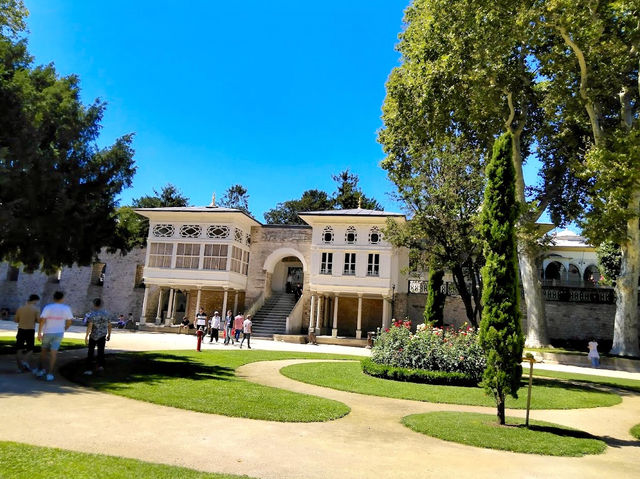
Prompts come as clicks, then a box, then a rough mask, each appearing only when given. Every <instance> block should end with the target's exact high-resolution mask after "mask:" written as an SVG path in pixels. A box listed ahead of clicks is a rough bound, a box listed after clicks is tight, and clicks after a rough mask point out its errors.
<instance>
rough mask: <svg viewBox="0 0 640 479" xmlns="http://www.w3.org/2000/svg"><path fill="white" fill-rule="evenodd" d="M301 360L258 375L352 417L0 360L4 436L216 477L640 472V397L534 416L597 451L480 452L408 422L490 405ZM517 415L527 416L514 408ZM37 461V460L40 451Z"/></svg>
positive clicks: (256, 368)
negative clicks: (400, 393) (420, 392)
mask: <svg viewBox="0 0 640 479" xmlns="http://www.w3.org/2000/svg"><path fill="white" fill-rule="evenodd" d="M298 362H302V361H300V360H288V361H268V362H259V363H251V364H248V365H245V366H243V367H241V368H239V369H238V371H237V374H238V375H239V376H241V377H244V378H246V379H247V380H250V381H256V382H259V383H261V384H266V385H270V386H275V387H280V388H284V389H289V390H293V391H297V392H303V393H309V394H315V395H317V396H322V397H326V398H331V399H336V400H338V401H341V402H344V403H345V404H347V405H349V406H350V407H351V409H352V412H351V413H350V414H349V415H347V416H346V417H344V418H342V419H339V420H336V421H330V422H326V423H305V424H297V423H276V422H269V421H258V420H252V419H241V418H230V417H226V416H216V415H211V414H202V413H197V412H191V411H186V410H181V409H175V408H170V407H165V406H158V405H155V404H150V403H144V402H140V401H136V400H132V399H127V398H123V397H119V396H113V395H110V394H105V393H99V392H95V391H92V390H88V389H85V388H82V387H79V386H75V385H73V384H71V383H68V382H66V381H64V380H61V379H60V380H56V381H55V382H54V383H45V382H42V381H36V380H34V379H33V378H32V377H30V376H29V375H19V374H10V373H9V368H8V363H7V362H4V361H3V364H2V365H1V366H0V424H1V425H2V426H1V427H0V440H12V441H20V442H27V443H30V444H35V445H42V446H52V447H60V448H65V449H72V450H76V451H84V452H99V453H104V454H111V455H118V456H125V457H131V458H136V459H142V460H146V461H152V462H159V463H165V464H173V465H181V466H187V467H191V468H194V469H200V470H205V471H212V472H227V473H235V474H247V475H249V476H253V477H260V478H371V477H383V478H386V477H389V478H411V479H415V478H423V477H424V478H428V477H443V476H445V475H450V476H451V477H456V478H466V477H469V478H471V477H473V478H479V477H492V478H493V477H495V476H496V475H497V474H498V473H499V471H504V472H505V473H508V474H509V475H514V476H515V477H540V478H542V477H545V478H549V477H578V476H580V477H581V478H598V479H601V478H603V477H616V478H627V477H629V478H631V477H638V471H640V443H639V442H638V441H633V438H632V437H631V436H630V435H629V434H628V430H629V428H630V427H631V425H632V424H635V423H638V422H640V396H638V395H627V396H625V397H624V399H623V402H622V403H621V404H619V405H617V406H613V407H610V408H596V409H582V410H572V411H535V412H534V413H533V416H534V417H535V418H536V419H543V420H549V421H552V422H557V423H561V424H565V425H568V426H573V427H576V428H579V429H583V430H586V431H588V432H591V433H592V434H595V435H598V436H606V437H610V438H611V439H610V440H608V441H609V444H610V446H612V447H609V448H608V449H607V452H606V453H604V454H601V455H598V456H587V457H583V458H554V457H543V456H534V455H526V454H515V453H508V452H500V451H493V450H488V449H479V448H474V447H470V446H464V445H459V444H454V443H448V442H444V441H440V440H438V439H433V438H429V437H427V436H423V435H421V434H418V433H415V432H412V431H411V430H409V429H407V428H405V427H404V426H402V425H401V424H400V418H401V417H402V416H405V415H407V414H412V413H418V412H427V411H434V410H465V411H482V412H491V409H487V408H481V407H465V406H453V405H445V404H432V403H421V402H416V401H406V400H398V399H388V398H380V397H373V396H364V395H360V394H354V393H347V392H342V391H336V390H332V389H327V388H323V387H318V386H312V385H308V384H303V383H299V382H296V381H293V380H290V379H288V378H286V377H284V376H282V375H281V374H280V373H279V369H280V368H282V367H284V366H286V365H289V364H294V363H298ZM510 413H511V414H512V415H518V414H523V413H524V412H523V411H511V412H510ZM34 460H38V459H37V458H34Z"/></svg>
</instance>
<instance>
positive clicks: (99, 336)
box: [84, 298, 111, 375]
mask: <svg viewBox="0 0 640 479" xmlns="http://www.w3.org/2000/svg"><path fill="white" fill-rule="evenodd" d="M110 339H111V315H110V314H109V313H108V312H107V311H105V310H104V309H102V300H101V299H100V298H96V299H94V300H93V311H91V312H90V313H89V316H88V318H87V332H86V334H85V336H84V342H85V344H86V345H87V346H88V348H89V349H88V351H87V370H86V371H85V372H84V374H86V375H91V374H93V371H94V364H93V351H94V350H95V348H96V346H97V348H98V360H97V367H95V370H96V371H97V372H102V371H104V347H105V344H106V342H107V341H109V340H110Z"/></svg>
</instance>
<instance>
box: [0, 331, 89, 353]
mask: <svg viewBox="0 0 640 479" xmlns="http://www.w3.org/2000/svg"><path fill="white" fill-rule="evenodd" d="M15 346H16V335H15V334H14V335H13V336H0V354H15V353H16V348H15ZM86 347H87V345H86V344H85V343H84V340H82V339H74V338H65V339H63V340H62V343H60V351H64V350H67V349H82V348H86ZM34 353H37V354H39V353H40V343H39V342H38V340H37V339H36V346H35V349H34Z"/></svg>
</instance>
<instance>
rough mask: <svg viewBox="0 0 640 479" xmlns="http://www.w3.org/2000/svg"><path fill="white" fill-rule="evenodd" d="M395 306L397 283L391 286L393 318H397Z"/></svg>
mask: <svg viewBox="0 0 640 479" xmlns="http://www.w3.org/2000/svg"><path fill="white" fill-rule="evenodd" d="M395 306H396V285H395V284H394V285H392V286H391V319H396V317H395V313H394V310H395Z"/></svg>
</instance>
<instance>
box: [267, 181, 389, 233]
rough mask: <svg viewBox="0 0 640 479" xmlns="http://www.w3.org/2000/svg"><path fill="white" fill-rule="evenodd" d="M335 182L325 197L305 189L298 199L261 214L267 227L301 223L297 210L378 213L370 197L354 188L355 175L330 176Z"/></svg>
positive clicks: (324, 193)
mask: <svg viewBox="0 0 640 479" xmlns="http://www.w3.org/2000/svg"><path fill="white" fill-rule="evenodd" d="M331 177H332V178H333V180H334V181H335V182H336V191H335V192H334V193H333V194H332V195H329V194H328V193H327V192H325V191H322V190H307V191H305V192H304V193H302V196H301V197H300V198H299V199H295V200H289V201H284V202H282V203H278V204H277V205H276V207H275V208H273V209H271V210H269V211H267V212H266V213H265V214H264V219H265V221H266V222H267V224H284V225H297V224H300V225H302V224H305V223H304V221H302V220H301V219H300V218H299V217H298V213H299V212H301V211H323V210H331V209H334V208H335V209H353V208H358V206H360V207H362V208H363V209H372V210H382V205H380V203H378V202H377V201H376V200H375V199H374V198H371V197H368V196H366V195H364V194H363V193H362V190H361V189H360V187H359V186H358V182H359V180H360V179H359V178H358V175H356V174H354V173H351V172H350V171H349V169H346V170H344V171H341V172H340V173H338V174H337V175H332V176H331Z"/></svg>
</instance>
